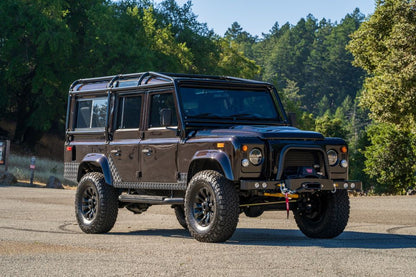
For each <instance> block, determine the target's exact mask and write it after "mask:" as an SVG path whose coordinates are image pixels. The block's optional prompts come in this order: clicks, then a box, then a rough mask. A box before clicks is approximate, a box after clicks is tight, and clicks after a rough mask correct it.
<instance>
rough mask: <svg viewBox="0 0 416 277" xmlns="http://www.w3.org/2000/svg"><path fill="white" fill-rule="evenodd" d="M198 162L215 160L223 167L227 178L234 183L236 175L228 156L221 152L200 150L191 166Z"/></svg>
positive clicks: (193, 158)
mask: <svg viewBox="0 0 416 277" xmlns="http://www.w3.org/2000/svg"><path fill="white" fill-rule="evenodd" d="M197 160H213V161H215V162H217V163H218V165H219V166H220V167H221V169H222V171H223V173H224V176H225V178H227V179H228V180H231V181H234V173H233V170H232V167H231V161H230V159H229V158H228V156H227V154H226V153H225V152H223V151H221V150H200V151H198V152H196V153H195V154H194V156H193V157H192V160H191V164H192V163H193V162H194V161H197Z"/></svg>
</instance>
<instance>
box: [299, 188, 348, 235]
mask: <svg viewBox="0 0 416 277" xmlns="http://www.w3.org/2000/svg"><path fill="white" fill-rule="evenodd" d="M293 213H294V216H295V220H296V224H297V225H298V227H299V229H300V230H301V231H302V233H304V234H305V235H306V236H308V237H310V238H334V237H336V236H338V235H340V234H341V233H342V232H343V231H344V229H345V227H346V226H347V223H348V218H349V214H350V201H349V198H348V192H347V191H346V190H337V191H336V192H335V193H332V192H316V193H314V194H304V195H302V197H301V198H300V200H299V201H298V206H297V208H296V209H295V210H294V211H293Z"/></svg>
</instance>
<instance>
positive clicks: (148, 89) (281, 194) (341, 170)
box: [65, 72, 361, 242]
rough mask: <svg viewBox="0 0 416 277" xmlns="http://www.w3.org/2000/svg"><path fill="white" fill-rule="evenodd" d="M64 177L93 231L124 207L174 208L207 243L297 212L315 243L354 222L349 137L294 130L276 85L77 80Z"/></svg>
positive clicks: (108, 224) (208, 79)
mask: <svg viewBox="0 0 416 277" xmlns="http://www.w3.org/2000/svg"><path fill="white" fill-rule="evenodd" d="M65 178H66V179H69V180H72V181H74V182H78V187H77V193H76V200H75V211H76V217H77V220H78V223H79V225H80V228H81V229H82V230H83V231H84V232H86V233H103V232H108V231H109V230H111V228H112V227H113V225H114V224H115V221H116V218H117V213H118V209H119V208H122V207H126V208H127V209H129V210H130V211H132V212H134V213H142V212H144V211H146V210H147V208H148V207H150V206H151V205H161V204H167V205H172V207H173V208H174V209H175V213H176V216H177V218H178V221H179V223H180V224H181V225H182V226H183V227H184V228H187V229H189V231H190V233H191V235H192V236H193V237H194V238H196V239H197V240H199V241H205V242H220V241H225V240H227V239H229V238H230V237H231V236H232V234H233V233H234V231H235V229H236V226H237V223H238V217H239V214H240V213H242V212H244V213H245V214H246V215H247V216H250V217H257V216H260V215H261V214H262V213H263V212H264V211H265V210H284V211H287V212H288V213H289V210H292V211H293V213H294V217H295V220H296V222H297V224H298V226H299V228H300V230H301V231H302V232H303V233H304V234H305V235H307V236H309V237H317V238H331V237H335V236H337V235H339V234H340V233H342V232H343V230H344V228H345V227H346V225H347V222H348V217H349V199H348V193H347V191H348V190H357V189H360V188H361V183H360V182H357V181H355V182H353V181H348V148H347V144H346V143H345V141H344V140H343V139H340V138H325V137H324V136H322V135H321V134H320V133H317V132H311V131H301V130H299V129H297V128H295V127H292V126H290V123H289V120H288V117H287V115H286V113H285V111H284V109H283V106H282V103H281V101H280V99H279V96H278V94H277V93H276V89H275V88H274V87H273V86H272V85H271V84H268V83H264V82H258V81H253V80H246V79H239V78H233V77H221V76H203V75H185V74H170V73H169V74H161V73H155V72H146V73H136V74H126V75H117V76H107V77H100V78H91V79H81V80H77V81H75V82H74V83H73V84H72V85H71V88H70V91H69V99H68V111H67V122H66V142H65Z"/></svg>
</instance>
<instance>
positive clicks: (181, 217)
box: [172, 205, 188, 230]
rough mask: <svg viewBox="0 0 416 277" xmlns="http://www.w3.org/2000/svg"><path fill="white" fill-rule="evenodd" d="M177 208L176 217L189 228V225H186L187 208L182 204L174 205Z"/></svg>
mask: <svg viewBox="0 0 416 277" xmlns="http://www.w3.org/2000/svg"><path fill="white" fill-rule="evenodd" d="M172 208H173V209H174V210H175V215H176V219H177V220H178V222H179V224H180V225H181V226H182V227H183V228H184V229H185V230H188V225H186V219H185V210H184V207H183V206H182V205H175V206H173V207H172Z"/></svg>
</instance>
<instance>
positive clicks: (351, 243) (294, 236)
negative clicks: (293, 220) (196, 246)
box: [108, 228, 416, 249]
mask: <svg viewBox="0 0 416 277" xmlns="http://www.w3.org/2000/svg"><path fill="white" fill-rule="evenodd" d="M108 235H138V236H155V237H172V238H181V239H192V237H191V236H190V234H189V232H188V231H187V230H184V229H148V230H135V231H132V232H128V233H124V232H111V233H108ZM224 244H230V245H254V246H284V247H322V248H360V249H399V248H416V236H414V235H399V234H389V233H367V232H356V231H345V232H344V233H342V234H341V235H340V236H338V237H336V238H334V239H311V238H308V237H306V236H305V235H303V234H302V233H301V232H300V231H299V230H279V229H261V228H237V230H236V231H235V233H234V235H233V236H232V237H231V239H229V240H227V241H226V242H225V243H224Z"/></svg>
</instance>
